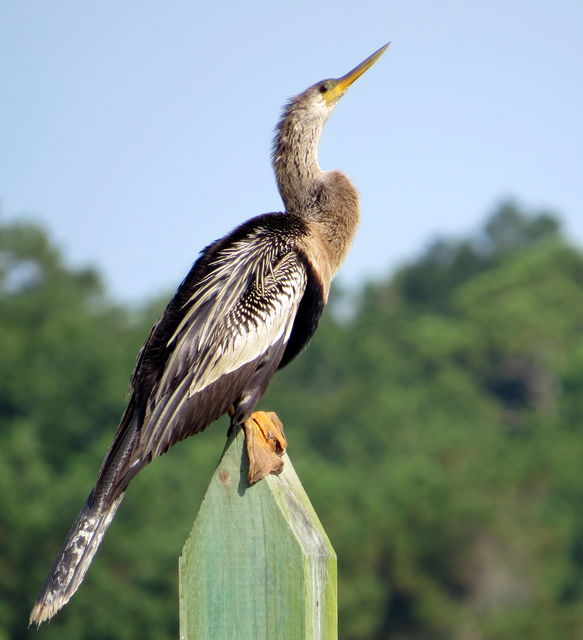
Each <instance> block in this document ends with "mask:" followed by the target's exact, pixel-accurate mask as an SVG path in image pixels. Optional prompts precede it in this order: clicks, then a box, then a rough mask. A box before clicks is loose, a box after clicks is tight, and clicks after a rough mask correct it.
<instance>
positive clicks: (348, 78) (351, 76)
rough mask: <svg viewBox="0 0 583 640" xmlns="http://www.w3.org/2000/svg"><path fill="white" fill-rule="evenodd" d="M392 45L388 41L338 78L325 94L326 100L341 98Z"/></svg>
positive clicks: (330, 102)
mask: <svg viewBox="0 0 583 640" xmlns="http://www.w3.org/2000/svg"><path fill="white" fill-rule="evenodd" d="M390 46H391V43H390V42H387V44H385V45H384V46H382V47H381V48H380V49H377V50H376V51H375V52H374V53H373V54H372V55H370V56H369V57H368V58H367V59H366V60H363V61H362V62H361V63H360V64H359V65H358V66H356V67H354V69H352V71H349V72H348V73H347V74H346V75H343V76H342V77H340V78H337V80H336V84H335V85H334V87H333V88H332V89H330V91H327V92H326V93H325V94H323V96H322V97H323V98H324V100H326V102H327V103H328V104H330V105H331V104H334V103H335V102H336V101H337V100H338V99H339V98H341V97H342V96H343V95H344V94H345V93H346V90H347V89H348V87H349V86H350V85H351V84H352V83H353V82H354V81H355V80H356V79H357V78H360V76H361V75H362V74H363V73H364V72H365V71H368V70H369V69H370V68H371V67H372V65H373V64H374V63H375V62H376V61H377V60H378V59H379V58H380V57H381V56H382V55H383V53H384V52H385V51H386V50H387V49H388V48H389V47H390Z"/></svg>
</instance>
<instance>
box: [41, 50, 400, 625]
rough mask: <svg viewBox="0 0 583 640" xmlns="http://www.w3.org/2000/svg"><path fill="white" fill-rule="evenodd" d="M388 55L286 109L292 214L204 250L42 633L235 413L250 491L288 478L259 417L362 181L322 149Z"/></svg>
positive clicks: (140, 375) (285, 157)
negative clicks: (177, 451) (158, 467)
mask: <svg viewBox="0 0 583 640" xmlns="http://www.w3.org/2000/svg"><path fill="white" fill-rule="evenodd" d="M388 46H389V45H388V44H387V45H385V46H384V47H381V48H380V49H379V50H378V51H376V52H375V53H373V54H372V55H371V56H370V57H368V58H367V59H366V60H364V62H362V63H361V64H359V65H358V66H357V67H355V68H354V69H353V70H352V71H349V72H348V73H347V74H346V75H344V76H342V77H341V78H335V79H329V80H324V81H321V82H318V83H316V84H314V85H312V86H311V87H309V88H308V89H306V90H305V91H304V92H303V93H300V94H299V95H298V96H296V97H295V98H293V99H292V100H291V101H290V102H289V103H288V105H287V107H286V108H285V110H284V112H283V116H282V118H281V121H280V123H279V125H278V127H277V131H276V135H275V140H274V146H273V166H274V170H275V176H276V180H277V185H278V187H279V192H280V194H281V197H282V199H283V202H284V205H285V213H268V214H264V215H260V216H258V217H256V218H252V219H251V220H249V221H247V222H245V223H243V224H242V225H241V226H239V227H238V228H237V229H235V230H234V231H232V232H231V233H229V234H228V235H226V236H225V237H224V238H221V239H220V240H217V241H216V242H214V243H213V244H211V245H210V246H208V247H207V248H206V249H204V251H203V252H202V254H201V256H200V257H199V259H198V260H197V261H196V262H195V264H194V266H193V267H192V269H191V271H190V273H189V274H188V275H187V277H186V278H185V280H184V281H183V282H182V284H181V285H180V287H179V288H178V291H177V292H176V294H175V296H174V298H173V299H172V300H171V302H170V303H169V305H168V307H167V308H166V310H165V311H164V313H163V315H162V316H161V318H160V319H159V320H158V322H157V323H156V324H155V325H154V328H153V329H152V331H151V333H150V336H149V337H148V339H147V341H146V343H145V345H144V347H143V348H142V350H141V352H140V353H139V355H138V358H137V362H136V367H135V370H134V373H133V374H132V378H131V396H130V399H129V403H128V407H127V409H126V411H125V413H124V415H123V416H122V419H121V422H120V425H119V427H118V429H117V432H116V434H115V436H114V440H113V443H112V445H111V448H110V450H109V452H108V453H107V455H106V457H105V459H104V461H103V464H102V466H101V469H100V471H99V475H98V477H97V481H96V483H95V487H94V489H93V491H92V492H91V494H90V495H89V498H88V499H87V502H86V504H85V506H84V507H83V509H82V511H81V513H80V514H79V516H78V518H77V520H76V521H75V523H74V524H73V526H72V528H71V530H70V532H69V534H68V536H67V539H66V540H65V543H64V545H63V548H62V550H61V553H60V554H59V556H58V558H57V560H56V562H55V564H54V566H53V569H52V571H51V573H50V574H49V577H48V578H47V581H46V583H45V586H44V589H43V591H42V593H41V595H40V597H39V599H38V600H37V602H36V604H35V605H34V608H33V610H32V613H31V616H30V623H31V624H32V623H36V624H40V623H42V622H44V621H45V620H48V619H49V618H51V617H52V616H53V615H54V614H55V613H56V612H57V611H58V610H59V609H60V608H61V607H62V606H64V605H65V604H66V603H67V602H68V600H69V599H70V598H71V596H72V595H73V594H74V593H75V591H76V590H77V588H78V587H79V585H80V583H81V581H82V580H83V577H84V575H85V573H86V571H87V569H88V567H89V564H90V563H91V560H92V558H93V556H94V554H95V552H96V550H97V547H98V546H99V543H100V542H101V539H102V538H103V535H104V533H105V531H106V529H107V527H108V526H109V524H110V522H111V520H112V518H113V516H114V514H115V512H116V510H117V508H118V507H119V504H120V502H121V500H122V498H123V495H124V492H125V490H126V488H127V486H128V484H129V482H130V481H131V479H132V478H133V477H134V476H135V475H136V474H137V473H138V472H139V471H140V470H141V469H143V468H144V467H145V466H146V465H147V464H148V463H150V462H151V461H152V459H153V458H155V457H157V456H159V455H162V454H163V453H164V452H165V451H167V450H168V448H169V447H171V446H172V445H173V444H175V443H176V442H179V441H180V440H183V439H184V438H187V437H188V436H191V435H193V434H195V433H199V432H201V431H203V429H205V428H206V427H207V426H208V425H209V424H210V423H211V422H213V421H215V420H216V419H217V418H219V417H220V416H222V415H223V414H225V413H227V412H229V414H230V416H231V425H232V427H233V426H238V425H241V426H242V427H243V428H244V429H245V433H246V436H247V437H246V439H247V449H248V453H249V456H250V460H251V462H252V463H256V468H255V471H254V472H253V471H252V473H251V475H252V477H250V480H251V481H254V480H257V479H259V478H261V477H263V475H265V474H266V473H269V472H270V471H277V470H278V469H279V468H280V467H281V463H280V461H279V458H278V456H277V455H276V454H277V453H281V452H282V449H283V448H284V446H285V440H284V439H283V435H282V434H281V433H280V432H279V430H278V426H281V425H280V423H279V424H278V421H277V420H275V415H274V414H264V413H262V412H257V413H255V414H253V416H252V413H253V410H254V408H255V405H256V404H257V402H258V401H259V399H260V398H261V397H262V395H263V394H264V393H265V390H266V388H267V385H268V383H269V381H270V379H271V378H272V376H273V375H274V373H275V372H276V370H277V369H279V368H281V367H283V366H285V365H286V364H287V363H288V362H289V361H290V360H291V359H292V358H294V357H295V356H296V355H297V354H298V352H299V351H300V350H301V349H302V348H303V347H304V345H305V344H306V343H307V342H308V340H309V339H310V338H311V336H312V334H313V333H314V331H315V329H316V326H317V324H318V320H319V318H320V315H321V313H322V309H323V307H324V305H325V303H326V300H327V298H328V292H329V289H330V283H331V281H332V278H333V276H334V274H335V273H336V271H337V270H338V267H339V266H340V263H341V262H342V261H343V259H344V257H345V256H346V253H347V251H348V248H349V245H350V242H351V240H352V237H353V235H354V232H355V230H356V226H357V223H358V219H359V205H358V194H357V192H356V189H355V188H354V187H353V186H352V184H351V183H350V180H349V179H348V178H347V177H346V176H345V175H344V174H343V173H341V172H339V171H322V170H321V169H320V167H319V166H318V159H317V151H318V141H319V138H320V134H321V131H322V127H323V125H324V123H325V122H326V120H327V118H328V116H329V115H330V113H331V112H332V109H333V108H334V106H335V104H336V102H337V101H338V100H339V99H340V97H341V96H342V95H343V94H344V93H345V91H346V90H347V89H348V87H349V86H350V85H351V84H352V83H353V82H354V81H355V80H356V79H357V78H358V77H359V76H361V75H362V74H363V73H364V72H365V71H366V70H367V69H369V68H370V67H371V66H372V65H373V64H374V63H375V62H376V61H377V60H378V58H379V57H380V56H381V55H382V54H383V53H384V52H385V50H386V49H387V47H388ZM272 417H273V419H272ZM261 445H263V446H261ZM270 452H271V453H270ZM269 455H271V458H270V457H269ZM253 458H255V460H253ZM274 460H275V462H274ZM252 466H253V464H252Z"/></svg>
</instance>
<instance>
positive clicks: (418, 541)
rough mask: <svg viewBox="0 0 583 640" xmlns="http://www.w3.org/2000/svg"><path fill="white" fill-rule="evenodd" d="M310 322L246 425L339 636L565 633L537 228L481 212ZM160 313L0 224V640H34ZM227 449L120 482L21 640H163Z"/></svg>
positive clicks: (559, 357)
mask: <svg viewBox="0 0 583 640" xmlns="http://www.w3.org/2000/svg"><path fill="white" fill-rule="evenodd" d="M330 307H331V308H330V309H329V310H328V312H327V313H326V314H325V316H324V318H323V321H322V323H321V326H320V328H319V330H318V332H317V334H316V336H315V338H314V340H313V342H312V344H311V345H310V347H309V348H308V349H307V350H306V352H305V353H303V354H302V355H301V356H300V357H299V358H298V359H297V360H296V361H295V362H294V363H293V364H292V365H291V366H290V367H288V368H286V369H285V370H284V371H282V372H281V373H280V374H279V375H278V376H276V378H275V379H274V381H273V383H272V385H271V388H270V390H269V392H268V394H267V396H266V398H265V400H264V401H263V403H262V404H263V407H264V408H266V409H274V410H277V412H278V413H279V415H280V417H281V418H282V419H283V421H284V423H285V424H286V427H287V434H288V437H289V439H290V449H289V452H290V455H291V456H292V457H293V459H294V464H295V466H296V468H297V469H298V472H299V473H300V476H301V477H302V480H303V483H304V485H305V487H306V489H307V490H308V493H309V494H310V496H311V498H312V500H313V502H314V504H315V506H316V509H317V511H318V513H319V515H320V517H321V519H322V521H323V523H324V526H325V528H326V530H327V532H328V533H329V535H330V537H331V539H332V541H333V544H334V545H335V548H336V550H337V552H338V557H339V569H340V615H341V620H340V629H341V637H342V638H345V639H348V640H364V639H367V640H381V639H383V640H384V639H390V640H441V639H445V638H447V639H452V638H453V639H459V640H462V639H466V638H477V639H483V640H494V639H496V640H498V639H500V638H503V639H507V638H508V639H511V638H517V639H518V638H520V639H522V638H524V637H528V638H531V639H533V640H547V639H550V638H557V637H565V638H572V637H573V638H574V637H579V636H583V613H582V611H583V606H582V605H583V544H582V542H581V540H582V537H581V536H582V535H583V518H582V517H581V515H580V508H579V505H580V504H581V501H582V499H583V474H581V473H580V466H581V459H582V458H583V438H582V437H581V424H582V421H581V419H582V418H583V394H582V393H581V388H582V384H583V373H582V372H583V254H582V253H581V251H580V250H578V249H575V248H573V247H572V246H570V245H569V243H568V242H567V241H566V240H565V238H564V237H563V235H562V233H561V231H560V227H559V223H558V221H557V219H556V218H555V217H554V216H553V215H552V214H550V213H549V212H547V211H541V212H534V213H533V212H526V211H524V210H522V209H521V208H520V207H519V206H518V205H517V204H516V203H512V202H507V203H502V204H501V205H500V206H499V207H498V208H497V210H496V211H495V212H494V213H493V215H492V216H491V217H490V218H489V220H488V221H487V222H486V224H485V225H484V227H483V229H482V230H480V231H479V232H478V233H477V234H475V236H472V237H469V238H461V239H459V240H451V239H450V240H438V241H436V242H434V244H433V245H431V246H430V247H429V248H428V249H427V251H425V252H424V253H423V254H421V255H420V256H419V257H418V258H417V259H415V260H414V261H412V262H411V264H409V265H405V266H403V267H402V268H401V269H399V270H398V271H397V273H396V274H395V275H394V276H392V277H390V278H387V279H384V280H380V281H377V282H368V283H365V284H364V285H363V286H362V287H360V288H359V289H358V290H356V291H349V292H344V293H338V292H337V293H336V294H335V295H334V296H333V299H332V302H331V305H330ZM161 308H162V305H161V303H159V302H153V303H152V304H150V305H148V307H147V308H145V309H142V310H136V309H128V308H124V307H122V306H120V305H115V304H113V303H111V302H110V301H109V300H108V298H107V295H106V293H105V292H104V289H103V286H102V284H101V282H100V280H99V277H98V275H97V274H96V273H95V272H94V271H93V270H91V269H81V270H75V269H70V268H68V267H67V266H66V265H65V264H64V263H63V259H62V256H61V255H60V253H59V251H58V250H57V249H56V248H55V247H54V246H53V245H52V243H51V241H50V240H49V239H48V237H47V234H46V233H45V232H44V231H43V230H42V229H39V228H38V227H37V226H35V225H30V224H20V223H18V224H6V223H4V224H1V222H0V379H1V380H2V384H1V385H0V492H1V495H2V496H3V498H2V505H3V508H2V509H1V510H0V541H2V545H0V564H1V566H2V571H1V572H0V640H4V638H14V639H15V640H19V639H21V638H25V637H29V634H32V633H33V632H27V631H26V627H25V625H26V619H27V615H28V609H29V606H30V604H31V603H32V600H33V599H34V596H35V595H36V592H37V591H38V589H39V587H40V585H41V582H42V579H43V578H44V575H45V574H46V572H47V570H48V568H49V567H48V564H47V562H50V560H51V559H52V558H53V557H54V555H55V553H56V551H57V549H58V548H59V545H60V544H61V542H62V539H63V537H64V534H65V532H66V527H67V526H68V525H69V524H70V523H71V522H72V520H73V518H74V516H75V515H76V512H77V510H78V509H79V508H80V506H81V504H82V503H83V501H84V499H85V497H86V494H87V493H88V491H89V489H90V488H91V486H92V482H93V479H94V476H95V474H96V472H97V469H98V466H99V464H100V461H101V457H102V456H103V455H104V453H105V451H106V450H107V447H108V445H109V442H110V439H111V436H112V434H113V431H114V429H115V426H116V422H117V420H118V418H119V415H120V413H121V411H122V408H123V403H124V389H125V387H126V385H127V380H128V377H129V373H130V370H131V367H132V365H133V362H134V357H135V353H136V352H137V350H138V348H139V346H140V343H141V342H142V341H143V339H144V338H145V336H146V334H147V332H148V330H149V327H150V325H151V323H152V321H153V320H154V319H155V317H156V315H157V314H158V313H159V312H160V311H161ZM225 428H226V422H225V423H224V424H220V425H218V426H215V427H213V428H212V429H209V430H208V433H204V434H202V435H201V436H197V438H196V439H191V440H188V441H186V442H185V443H182V444H180V445H178V446H176V447H175V448H173V449H172V451H171V452H169V453H168V454H167V455H165V456H163V457H162V458H160V460H157V461H156V463H155V464H153V465H151V467H148V469H146V470H145V471H144V472H143V473H142V474H140V476H139V477H138V478H136V480H135V481H134V482H133V483H132V486H131V488H130V490H129V493H128V497H127V499H126V501H125V502H124V505H123V507H122V509H120V513H119V514H118V516H117V518H116V522H115V523H114V525H113V526H112V528H111V531H110V533H108V536H107V539H106V540H105V542H104V545H103V549H102V550H101V551H100V553H99V555H98V557H97V560H96V562H95V563H94V564H93V566H92V567H91V569H90V571H89V574H88V576H87V579H86V581H85V584H84V585H83V587H82V588H81V589H80V591H79V593H78V594H77V595H76V597H75V599H74V601H73V602H72V603H71V604H70V605H69V606H68V607H66V608H65V609H64V610H63V612H62V613H60V614H59V615H58V616H57V618H56V619H55V621H54V622H52V623H51V624H50V625H48V626H46V627H45V628H41V630H40V631H39V632H38V633H37V632H34V634H35V637H38V638H39V640H43V639H44V638H47V639H52V638H57V637H58V638H61V639H64V640H69V639H71V640H72V639H76V638H89V639H90V640H93V639H95V640H97V639H105V638H116V639H117V638H121V639H123V640H126V639H127V640H130V639H134V638H136V639H137V638H140V639H142V638H143V639H146V640H149V639H150V638H151V639H154V638H156V639H158V640H160V639H164V638H175V637H176V635H177V598H176V596H177V594H176V557H177V556H178V553H179V550H180V547H181V544H182V541H183V540H184V538H185V537H186V533H187V531H188V528H189V527H190V525H191V522H192V519H193V515H194V513H195V512H196V509H197V506H198V503H199V501H200V498H201V495H202V492H203V491H204V490H205V488H206V484H207V482H208V478H209V476H210V473H211V471H212V468H213V467H214V464H215V462H216V460H217V458H218V456H219V454H220V451H221V447H222V442H223V441H224V433H225Z"/></svg>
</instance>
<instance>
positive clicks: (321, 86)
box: [318, 82, 330, 93]
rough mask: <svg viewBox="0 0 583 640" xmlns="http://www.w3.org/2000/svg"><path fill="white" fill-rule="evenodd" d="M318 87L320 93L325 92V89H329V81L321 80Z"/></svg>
mask: <svg viewBox="0 0 583 640" xmlns="http://www.w3.org/2000/svg"><path fill="white" fill-rule="evenodd" d="M318 89H319V90H320V93H326V91H330V83H329V82H322V84H321V85H320V86H319V87H318Z"/></svg>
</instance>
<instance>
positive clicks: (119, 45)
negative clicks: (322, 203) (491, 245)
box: [0, 0, 583, 302]
mask: <svg viewBox="0 0 583 640" xmlns="http://www.w3.org/2000/svg"><path fill="white" fill-rule="evenodd" d="M582 32H583V2H581V1H580V0H571V1H568V0H553V1H548V2H543V1H540V0H512V1H508V0H505V1H501V0H489V1H485V0H482V1H472V0H457V1H454V0H406V1H405V0H398V1H397V0H395V1H388V0H383V1H380V0H377V1H373V0H359V1H358V2H355V1H354V0H351V1H347V0H334V1H329V2H328V1H320V2H318V1H317V0H295V1H294V2H287V3H283V2H274V1H273V0H261V1H259V2H246V3H239V2H237V3H236V2H231V3H226V2H222V3H198V2H194V1H192V0H190V1H186V0H165V1H164V2H161V1H160V0H158V1H153V0H139V1H138V0H123V1H121V2H120V0H100V2H92V3H88V2H79V1H78V0H50V2H49V1H47V0H18V1H16V0H0V104H2V109H1V111H0V113H1V114H2V115H1V117H0V216H2V218H4V219H5V220H14V219H25V218H27V219H33V220H36V221H38V222H40V223H42V224H43V225H44V226H45V227H46V228H47V229H48V230H49V231H50V233H51V235H52V237H53V238H54V239H55V241H56V242H57V243H58V244H59V245H60V247H61V248H62V250H63V252H64V254H65V256H66V259H67V261H68V263H69V264H71V265H74V266H85V265H92V266H95V267H97V268H98V269H99V271H100V272H101V273H102V274H103V275H104V279H105V281H106V284H107V287H108V289H109V290H110V292H111V293H112V295H113V296H114V297H115V298H117V299H119V300H124V301H134V302H140V301H142V300H145V299H148V298H151V297H153V296H156V295H159V294H161V293H162V292H164V291H169V290H171V289H173V288H175V287H176V286H177V284H178V283H179V282H180V280H181V279H182V278H183V277H184V275H185V274H186V272H187V271H188V269H189V267H190V265H191V264H192V262H193V261H194V260H195V259H196V257H197V255H198V253H199V251H200V250H201V249H202V248H203V247H204V246H206V245H207V244H208V243H209V242H211V241H212V240H214V239H215V238H217V237H220V236H221V235H223V234H225V233H226V232H228V231H229V230H230V229H231V228H233V227H234V226H236V225H237V224H238V223H240V222H242V221H243V220H245V219H247V218H250V217H252V216H254V215H256V214H259V213H264V212H268V211H279V210H281V208H282V205H281V201H280V198H279V195H278V192H277V188H276V186H275V182H274V179H273V174H272V170H271V164H270V150H271V139H272V135H273V128H274V126H275V124H276V122H277V120H278V118H279V115H280V112H281V108H282V106H283V104H284V103H285V101H286V100H287V99H288V98H289V97H290V96H292V95H294V94H296V93H299V92H300V91H302V90H303V89H305V88H306V87H307V86H308V85H310V84H312V83H314V82H316V81H318V80H320V79H323V78H328V77H335V76H340V75H342V74H344V73H345V72H346V71H348V70H349V69H351V68H353V67H354V66H355V65H356V64H358V63H359V62H360V61H361V60H363V59H364V58H365V57H367V56H368V55H369V54H370V53H372V52H373V51H374V50H375V49H377V48H378V47H380V46H381V45H383V44H384V43H385V42H387V41H389V40H390V41H392V46H391V48H390V50H389V51H388V52H387V53H386V54H385V55H384V56H383V57H382V58H381V59H380V60H379V61H378V62H377V63H376V65H375V66H374V67H373V68H372V69H371V70H369V71H368V72H367V73H366V74H365V75H364V76H362V78H360V79H359V80H358V81H357V82H356V83H355V84H354V85H353V86H352V87H351V88H350V90H349V92H348V93H347V94H346V95H345V96H344V97H343V99H342V100H341V101H340V103H339V104H338V106H337V108H336V110H335V112H334V113H333V114H332V116H331V118H330V120H329V122H328V124H327V125H326V129H325V131H324V135H323V137H322V141H321V145H320V165H321V167H322V168H323V169H341V170H342V171H344V172H345V173H347V175H348V176H349V177H350V178H351V180H352V181H353V183H354V184H355V185H356V187H357V188H358V190H359V192H360V194H361V204H362V222H361V226H360V229H359V233H358V235H357V237H356V239H355V242H354V245H353V248H352V251H351V253H350V255H349V257H348V259H347V260H346V263H345V264H344V266H343V267H342V270H341V273H340V278H341V280H342V281H343V282H344V283H346V284H349V285H350V284H353V283H356V282H358V281H359V280H361V279H362V278H364V277H376V276H379V275H382V274H386V273H389V272H390V271H391V270H392V269H394V268H396V267H397V266H399V265H400V264H402V263H403V262H405V261H407V260H410V259H413V258H414V257H415V256H416V255H418V253H419V252H420V251H422V250H423V248H424V247H426V246H427V244H428V243H429V242H430V241H431V239H432V238H434V237H435V236H436V235H440V236H443V235H452V234H454V235H462V234H466V233H469V232H471V231H473V230H476V229H477V228H479V226H480V224H481V223H482V222H483V221H484V220H485V218H486V217H487V216H488V214H489V213H491V212H492V211H493V210H494V208H495V207H496V205H497V204H498V203H499V202H500V201H502V200H504V199H507V198H513V199H516V200H517V201H518V202H520V203H522V204H523V205H524V206H526V207H529V208H533V209H539V208H540V209H542V208H546V209H552V210H554V211H556V212H557V213H558V214H559V215H560V216H561V218H562V219H563V221H564V223H565V228H566V231H567V232H568V233H569V234H570V235H571V237H572V238H573V241H574V242H576V243H578V244H580V245H581V244H583V189H582V179H583V159H582V149H583V117H582V115H581V114H583V81H582V78H583V76H582V70H581V69H582V67H583V38H582V37H581V33H582Z"/></svg>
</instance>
